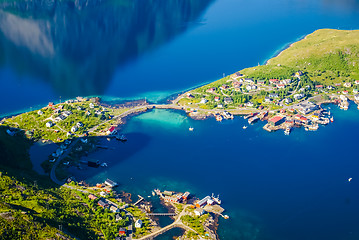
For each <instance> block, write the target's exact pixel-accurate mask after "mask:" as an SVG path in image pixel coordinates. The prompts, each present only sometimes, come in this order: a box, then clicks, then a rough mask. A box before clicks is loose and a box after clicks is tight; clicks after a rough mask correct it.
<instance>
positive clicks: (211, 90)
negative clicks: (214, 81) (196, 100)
mask: <svg viewBox="0 0 359 240" xmlns="http://www.w3.org/2000/svg"><path fill="white" fill-rule="evenodd" d="M216 90H217V88H215V87H211V88H209V89H207V90H206V92H208V93H215V92H216Z"/></svg>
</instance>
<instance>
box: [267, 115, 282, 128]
mask: <svg viewBox="0 0 359 240" xmlns="http://www.w3.org/2000/svg"><path fill="white" fill-rule="evenodd" d="M283 120H284V117H281V116H275V117H272V118H271V119H269V120H268V123H269V125H272V126H278V125H280V124H281V123H283Z"/></svg>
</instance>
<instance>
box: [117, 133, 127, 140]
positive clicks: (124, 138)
mask: <svg viewBox="0 0 359 240" xmlns="http://www.w3.org/2000/svg"><path fill="white" fill-rule="evenodd" d="M116 139H117V140H120V141H122V142H125V141H127V137H126V136H125V135H123V134H122V135H120V136H119V135H117V136H116Z"/></svg>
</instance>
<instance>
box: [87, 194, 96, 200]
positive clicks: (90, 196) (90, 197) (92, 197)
mask: <svg viewBox="0 0 359 240" xmlns="http://www.w3.org/2000/svg"><path fill="white" fill-rule="evenodd" d="M88 198H89V199H91V200H96V199H97V197H96V196H95V195H93V194H92V193H91V194H89V195H88Z"/></svg>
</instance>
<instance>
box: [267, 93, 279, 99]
mask: <svg viewBox="0 0 359 240" xmlns="http://www.w3.org/2000/svg"><path fill="white" fill-rule="evenodd" d="M269 97H270V98H278V97H279V95H278V94H277V93H270V94H269Z"/></svg>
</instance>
